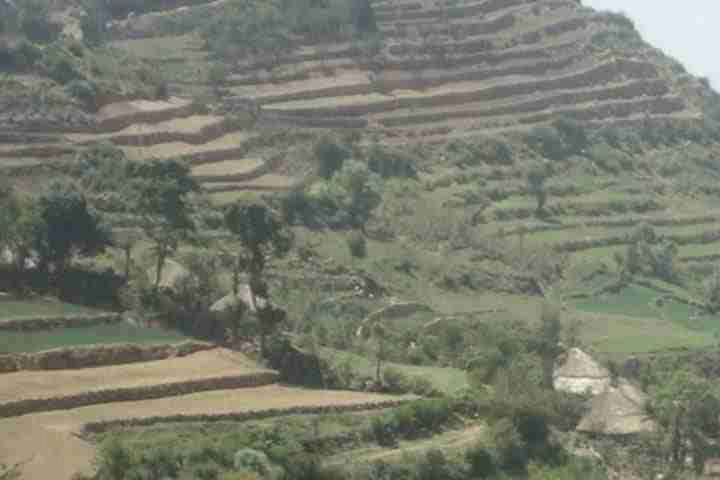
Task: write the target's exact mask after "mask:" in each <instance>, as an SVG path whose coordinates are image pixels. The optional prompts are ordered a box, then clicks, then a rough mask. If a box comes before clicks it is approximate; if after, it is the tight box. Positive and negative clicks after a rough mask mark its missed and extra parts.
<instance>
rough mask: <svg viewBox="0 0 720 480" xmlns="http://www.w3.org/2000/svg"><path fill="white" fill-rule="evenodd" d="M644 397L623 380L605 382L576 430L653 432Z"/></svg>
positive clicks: (625, 433)
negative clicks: (611, 382)
mask: <svg viewBox="0 0 720 480" xmlns="http://www.w3.org/2000/svg"><path fill="white" fill-rule="evenodd" d="M647 401H648V399H647V396H646V395H645V394H644V393H643V392H642V391H641V390H640V389H639V388H637V387H635V386H634V385H632V384H631V383H630V382H628V381H626V380H620V381H619V382H618V384H617V385H616V386H613V385H608V386H607V388H605V390H604V391H603V392H602V393H601V394H599V395H598V396H596V397H595V398H593V400H592V402H591V405H590V411H589V412H588V413H587V414H586V415H585V416H584V417H583V418H582V420H580V424H579V425H578V426H577V431H578V432H584V433H590V434H595V435H635V434H640V433H646V432H653V431H655V430H656V428H657V424H656V423H655V422H654V421H653V420H652V419H651V418H650V417H649V416H648V414H647V412H646V410H645V406H646V404H647Z"/></svg>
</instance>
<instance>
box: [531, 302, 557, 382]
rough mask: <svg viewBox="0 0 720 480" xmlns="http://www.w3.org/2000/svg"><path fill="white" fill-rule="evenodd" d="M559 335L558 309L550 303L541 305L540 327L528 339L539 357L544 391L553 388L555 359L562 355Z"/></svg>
mask: <svg viewBox="0 0 720 480" xmlns="http://www.w3.org/2000/svg"><path fill="white" fill-rule="evenodd" d="M561 334H562V325H561V323H560V308H559V307H557V306H556V305H552V304H550V303H545V304H543V307H542V313H541V315H540V327H539V329H538V331H537V333H536V335H535V336H533V337H532V338H531V339H530V346H531V348H532V349H533V350H534V351H535V352H536V353H537V354H538V355H539V356H540V360H541V362H542V370H543V387H544V388H546V389H552V388H553V372H554V370H555V359H556V358H557V356H558V355H560V353H562V348H561V346H560V341H561Z"/></svg>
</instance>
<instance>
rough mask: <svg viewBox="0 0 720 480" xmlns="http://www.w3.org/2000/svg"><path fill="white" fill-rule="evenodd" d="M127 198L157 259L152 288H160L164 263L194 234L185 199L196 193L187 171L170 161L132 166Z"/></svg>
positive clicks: (189, 207) (188, 206) (187, 200)
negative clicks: (181, 243) (129, 197)
mask: <svg viewBox="0 0 720 480" xmlns="http://www.w3.org/2000/svg"><path fill="white" fill-rule="evenodd" d="M129 176H130V181H129V182H130V185H129V190H130V196H131V198H132V203H133V206H134V212H135V213H136V214H137V215H138V216H139V217H140V225H141V228H142V230H143V232H144V233H145V235H146V236H147V237H148V238H149V239H150V240H151V241H152V242H153V244H154V246H153V249H154V252H155V256H156V259H157V263H156V270H155V280H154V283H153V284H154V287H155V290H156V291H157V289H158V288H159V286H160V281H161V279H162V271H163V267H164V265H165V261H166V260H167V259H168V258H169V257H170V256H172V255H173V253H175V251H176V250H177V248H178V246H179V244H180V242H182V241H183V240H186V239H187V238H188V236H189V234H190V233H191V232H192V231H193V230H194V224H193V221H192V219H191V218H190V213H191V206H190V203H189V199H188V195H189V194H190V193H191V192H193V191H194V190H196V189H197V185H196V184H195V182H194V181H193V180H192V178H190V175H189V169H188V167H186V166H185V165H182V164H180V163H178V162H176V161H173V160H151V161H149V162H143V163H138V164H134V165H133V167H132V171H131V173H130V175H129Z"/></svg>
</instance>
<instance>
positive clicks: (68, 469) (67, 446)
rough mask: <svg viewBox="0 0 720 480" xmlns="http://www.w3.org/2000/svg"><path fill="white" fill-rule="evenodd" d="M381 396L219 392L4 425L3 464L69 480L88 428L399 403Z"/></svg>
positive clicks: (86, 452)
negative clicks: (179, 417) (109, 423)
mask: <svg viewBox="0 0 720 480" xmlns="http://www.w3.org/2000/svg"><path fill="white" fill-rule="evenodd" d="M396 399H398V397H389V396H385V395H377V394H365V393H356V392H341V391H319V390H305V389H301V388H291V387H284V386H278V385H273V386H267V387H258V388H246V389H238V390H218V391H214V392H205V393H196V394H191V395H185V396H182V397H173V398H169V399H158V400H146V401H140V402H120V403H112V404H104V405H94V406H90V407H83V408H77V409H74V410H66V411H57V412H47V413H39V414H34V415H26V416H23V417H17V418H9V419H4V420H0V462H5V463H10V464H12V463H16V462H27V463H25V464H24V465H23V468H22V473H23V478H24V479H30V480H35V479H37V480H45V479H52V480H69V479H70V478H71V477H72V475H73V474H74V473H76V472H89V471H91V470H92V462H93V459H94V456H95V448H94V445H92V444H90V443H87V442H85V441H83V440H81V439H80V438H79V437H78V436H77V432H79V431H80V430H81V428H82V425H83V424H85V423H88V422H98V421H107V420H118V419H126V418H147V417H156V416H172V415H180V414H184V415H200V414H208V415H211V414H213V415H222V414H228V413H241V412H247V411H262V410H270V409H288V408H292V407H324V406H338V407H350V406H354V405H360V404H369V403H373V402H384V401H388V400H396Z"/></svg>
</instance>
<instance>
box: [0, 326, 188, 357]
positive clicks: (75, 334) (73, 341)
mask: <svg viewBox="0 0 720 480" xmlns="http://www.w3.org/2000/svg"><path fill="white" fill-rule="evenodd" d="M185 339H186V338H185V337H184V336H182V335H180V334H178V333H177V332H172V331H166V330H160V329H151V328H141V327H135V326H133V325H129V324H127V323H114V324H110V325H97V326H92V327H79V328H59V329H55V330H48V331H38V332H0V353H21V352H39V351H43V350H50V349H53V348H62V347H77V346H83V345H107V344H113V343H136V344H153V343H175V342H180V341H183V340H185Z"/></svg>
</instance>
